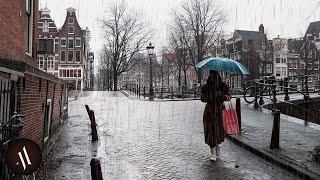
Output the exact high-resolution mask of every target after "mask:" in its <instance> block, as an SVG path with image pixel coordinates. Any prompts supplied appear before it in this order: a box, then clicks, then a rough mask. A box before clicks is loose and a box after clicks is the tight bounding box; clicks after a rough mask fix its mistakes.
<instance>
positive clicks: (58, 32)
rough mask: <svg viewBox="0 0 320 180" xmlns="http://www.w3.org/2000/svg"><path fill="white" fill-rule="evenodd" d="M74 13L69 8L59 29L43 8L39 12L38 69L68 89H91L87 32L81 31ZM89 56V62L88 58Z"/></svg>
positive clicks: (92, 57) (74, 10)
mask: <svg viewBox="0 0 320 180" xmlns="http://www.w3.org/2000/svg"><path fill="white" fill-rule="evenodd" d="M75 12H76V9H74V8H71V7H70V8H68V9H67V13H66V19H65V21H64V24H63V26H62V27H61V29H58V28H57V26H56V24H55V23H54V21H53V20H52V18H51V16H50V10H49V9H48V8H47V7H46V8H44V9H42V10H41V11H40V18H39V22H38V24H39V26H38V28H39V36H38V41H39V43H38V49H39V51H40V52H42V55H39V56H38V67H39V69H41V70H43V71H46V72H48V73H51V74H53V75H55V76H56V77H59V78H61V79H63V80H65V81H67V82H68V86H69V89H78V90H80V89H81V90H82V89H92V88H93V70H94V69H93V62H94V55H93V52H90V44H89V41H90V31H89V30H88V28H85V29H82V28H81V27H80V25H79V23H78V21H77V17H76V13H75ZM89 56H90V58H89Z"/></svg>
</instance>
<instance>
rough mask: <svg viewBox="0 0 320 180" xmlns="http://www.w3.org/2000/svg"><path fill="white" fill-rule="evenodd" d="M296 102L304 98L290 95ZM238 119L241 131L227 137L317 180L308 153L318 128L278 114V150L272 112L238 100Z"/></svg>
mask: <svg viewBox="0 0 320 180" xmlns="http://www.w3.org/2000/svg"><path fill="white" fill-rule="evenodd" d="M122 93H123V94H124V95H126V96H127V97H129V98H131V99H137V100H143V99H141V98H138V97H136V96H135V94H133V93H132V92H128V91H122ZM310 96H311V97H318V96H319V95H318V94H311V95H310ZM277 99H278V100H279V101H283V99H284V95H278V96H277ZM297 99H303V96H302V95H297V94H290V100H297ZM146 100H147V98H146ZM185 100H187V99H185ZM192 100H195V99H192ZM155 101H170V99H167V100H162V99H155ZM171 101H172V100H171ZM180 101H184V100H183V99H181V100H180ZM266 104H271V101H270V100H267V99H266V100H265V105H266ZM241 116H242V117H241V119H242V132H241V134H239V135H237V136H229V139H230V140H231V141H233V142H234V143H236V144H238V145H239V146H242V147H244V148H246V149H247V150H249V151H251V152H252V153H255V154H256V155H258V156H260V157H262V158H264V159H266V160H268V161H271V162H273V163H275V164H277V165H278V166H280V167H282V168H284V169H287V170H289V171H291V172H294V173H295V174H297V175H299V176H301V177H303V178H305V179H320V164H318V163H316V162H314V161H313V160H312V155H311V154H310V151H312V150H313V149H314V147H315V146H317V145H320V125H317V124H314V123H309V125H308V126H305V125H304V121H303V120H301V119H297V118H294V117H291V116H287V115H284V114H281V117H280V118H281V119H280V148H281V149H280V150H271V149H270V148H269V146H270V142H271V133H272V126H273V115H272V112H271V111H270V110H267V109H265V108H262V107H260V108H259V109H254V107H253V104H247V103H246V102H245V101H244V99H243V98H241Z"/></svg>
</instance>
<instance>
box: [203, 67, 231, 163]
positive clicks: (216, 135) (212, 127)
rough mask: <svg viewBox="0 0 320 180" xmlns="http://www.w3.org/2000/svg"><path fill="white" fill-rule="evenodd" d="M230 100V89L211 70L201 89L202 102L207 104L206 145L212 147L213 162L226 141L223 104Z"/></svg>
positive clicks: (205, 113) (205, 112)
mask: <svg viewBox="0 0 320 180" xmlns="http://www.w3.org/2000/svg"><path fill="white" fill-rule="evenodd" d="M227 100H230V94H229V87H228V85H227V84H225V83H224V82H223V81H222V79H221V77H220V75H219V73H218V72H217V71H214V70H211V71H210V75H209V77H208V80H207V84H205V85H204V86H203V87H202V89H201V101H202V102H206V103H207V104H206V107H205V110H204V113H203V126H204V137H205V143H206V144H208V145H209V146H210V150H211V156H210V160H211V161H216V160H217V156H219V155H220V148H219V144H221V143H222V142H223V141H224V135H225V134H224V128H223V120H222V109H223V102H224V101H227Z"/></svg>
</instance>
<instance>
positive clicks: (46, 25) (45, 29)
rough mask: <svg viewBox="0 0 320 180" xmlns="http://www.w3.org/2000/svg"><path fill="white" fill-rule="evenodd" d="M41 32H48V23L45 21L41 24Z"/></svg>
mask: <svg viewBox="0 0 320 180" xmlns="http://www.w3.org/2000/svg"><path fill="white" fill-rule="evenodd" d="M43 32H49V23H48V21H45V22H44V24H43Z"/></svg>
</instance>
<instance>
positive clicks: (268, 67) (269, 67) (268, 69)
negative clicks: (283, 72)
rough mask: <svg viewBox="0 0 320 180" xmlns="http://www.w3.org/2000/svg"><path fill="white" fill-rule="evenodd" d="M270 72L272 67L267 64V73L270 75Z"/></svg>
mask: <svg viewBox="0 0 320 180" xmlns="http://www.w3.org/2000/svg"><path fill="white" fill-rule="evenodd" d="M271 72H272V65H271V64H267V73H271Z"/></svg>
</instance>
